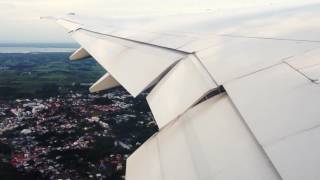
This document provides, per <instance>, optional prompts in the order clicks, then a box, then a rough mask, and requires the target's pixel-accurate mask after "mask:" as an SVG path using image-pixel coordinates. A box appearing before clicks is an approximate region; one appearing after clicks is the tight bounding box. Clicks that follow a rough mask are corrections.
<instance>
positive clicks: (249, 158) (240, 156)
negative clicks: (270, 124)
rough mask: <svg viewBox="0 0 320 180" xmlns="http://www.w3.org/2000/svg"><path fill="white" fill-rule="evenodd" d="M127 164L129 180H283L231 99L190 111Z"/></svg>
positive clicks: (214, 100)
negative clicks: (151, 175) (150, 173)
mask: <svg viewBox="0 0 320 180" xmlns="http://www.w3.org/2000/svg"><path fill="white" fill-rule="evenodd" d="M156 161H157V163H158V165H155V164H154V163H155V162H156ZM127 162H128V167H127V175H126V179H128V180H150V179H157V180H158V179H162V180H164V179H165V180H177V179H183V180H203V179H222V180H224V179H259V180H280V179H281V178H280V177H279V176H278V174H277V171H276V170H275V169H274V167H273V165H272V164H271V163H270V161H269V160H268V158H267V157H266V155H265V154H264V152H263V150H262V149H261V148H260V146H259V144H258V143H257V142H256V141H255V138H254V137H253V136H252V134H251V133H250V130H249V129H248V128H247V127H246V124H245V123H244V121H243V119H242V118H241V116H240V115H239V113H238V112H237V110H236V109H235V108H234V106H233V104H232V102H231V101H230V99H229V97H228V96H227V95H226V94H222V95H218V96H216V97H213V98H211V99H209V100H207V101H205V102H203V103H200V104H199V105H197V106H195V107H194V108H192V109H190V110H189V111H188V112H186V114H184V115H182V116H181V117H180V118H179V119H177V121H174V122H172V123H171V124H170V125H169V126H166V127H164V128H163V129H161V130H160V132H159V133H157V134H156V135H154V136H153V137H151V138H150V139H149V140H148V141H147V142H146V143H145V144H143V145H142V146H141V147H140V148H139V149H138V150H137V151H136V152H134V153H133V154H132V155H131V156H130V157H129V158H128V160H127ZM141 163H142V164H141ZM244 164H245V165H244ZM143 165H145V166H143ZM148 165H152V166H150V171H151V172H152V174H153V175H155V177H152V178H150V176H149V166H148ZM143 167H144V170H142V169H140V170H139V171H134V170H136V168H143ZM133 171H134V172H133ZM159 176H160V177H159Z"/></svg>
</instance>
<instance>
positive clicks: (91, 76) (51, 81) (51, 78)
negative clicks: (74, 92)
mask: <svg viewBox="0 0 320 180" xmlns="http://www.w3.org/2000/svg"><path fill="white" fill-rule="evenodd" d="M68 56H69V53H36V54H35V53H29V54H0V99H8V98H19V97H30V96H35V97H38V96H49V95H52V93H57V92H58V90H59V89H60V90H61V89H63V88H64V87H69V86H72V85H74V84H79V83H92V82H95V81H96V80H97V79H99V77H101V76H102V75H103V74H104V73H105V71H104V70H103V69H102V68H101V67H100V66H99V65H98V64H97V63H96V62H95V61H94V60H92V59H88V60H84V61H78V62H71V61H69V60H68Z"/></svg>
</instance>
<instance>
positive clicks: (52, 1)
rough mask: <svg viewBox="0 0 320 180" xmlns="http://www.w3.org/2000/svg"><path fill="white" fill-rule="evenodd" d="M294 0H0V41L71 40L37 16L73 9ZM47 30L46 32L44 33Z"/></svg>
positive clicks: (162, 10)
mask: <svg viewBox="0 0 320 180" xmlns="http://www.w3.org/2000/svg"><path fill="white" fill-rule="evenodd" d="M293 1H294V0H268V1H267V0H201V1H200V0H1V2H0V24H1V28H0V42H4V41H15V42H17V41H24V42H28V41H30V42H35V41H36V42H41V41H42V42H47V41H50V42H59V41H71V39H70V38H67V36H66V35H65V33H63V31H62V30H61V29H59V28H58V27H57V26H56V25H54V24H53V23H49V22H47V21H41V20H40V19H39V17H40V16H47V15H55V16H56V15H62V14H65V13H67V12H76V13H78V14H82V15H90V16H130V17H131V16H137V15H144V16H151V15H157V14H161V15H162V14H170V13H182V12H195V11H200V10H205V9H217V8H235V7H248V6H256V5H260V4H269V3H278V2H290V3H292V2H293ZM48 34H50V35H48Z"/></svg>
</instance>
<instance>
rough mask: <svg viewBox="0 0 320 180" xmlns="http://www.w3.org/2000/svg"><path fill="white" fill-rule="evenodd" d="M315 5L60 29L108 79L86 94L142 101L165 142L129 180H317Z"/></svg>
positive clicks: (319, 120) (131, 162) (151, 143)
mask: <svg viewBox="0 0 320 180" xmlns="http://www.w3.org/2000/svg"><path fill="white" fill-rule="evenodd" d="M319 15H320V4H317V3H314V4H302V5H299V6H292V7H275V8H272V9H268V8H261V9H255V10H250V11H248V12H246V11H241V12H229V13H224V14H219V13H214V12H213V13H199V14H188V15H183V16H170V17H167V18H160V19H158V20H157V21H154V22H149V23H148V24H143V25H141V26H135V27H134V28H133V27H132V28H129V27H117V26H115V25H108V24H107V22H105V21H100V20H97V19H95V18H91V19H90V18H84V17H81V16H78V15H75V14H69V15H66V16H62V17H59V18H56V19H55V20H56V21H57V23H59V24H61V25H62V26H64V27H65V28H66V29H67V30H68V31H69V34H70V35H71V36H72V37H73V38H74V39H75V40H76V41H77V42H78V43H79V44H80V45H81V48H80V49H79V50H77V51H76V52H75V53H74V54H73V55H72V56H71V57H70V59H72V60H79V59H83V58H86V57H90V56H92V57H93V58H95V59H96V60H97V62H98V63H99V64H100V65H101V66H103V67H104V68H105V69H106V70H107V72H108V73H107V74H106V75H105V76H103V77H102V78H101V79H100V80H98V81H97V82H96V83H95V84H94V85H93V86H92V87H91V88H90V90H91V91H92V92H95V91H100V90H104V89H108V88H112V87H115V86H119V85H121V86H123V87H124V88H125V89H126V90H127V91H128V92H129V93H130V94H132V95H133V96H137V95H138V94H139V93H141V92H142V91H144V90H146V89H147V88H151V87H152V90H151V92H150V94H149V95H148V96H147V101H148V103H149V105H150V108H151V110H152V113H153V115H154V118H155V120H156V122H157V125H158V126H159V129H160V131H159V132H158V133H156V134H155V135H153V136H152V137H151V138H150V139H149V140H148V141H147V142H145V143H144V144H143V145H142V146H141V147H140V148H139V149H138V150H137V151H136V152H134V153H133V154H132V155H131V156H130V157H129V158H128V160H127V170H126V179H127V180H213V179H218V180H230V179H245V180H257V179H259V180H280V179H284V180H301V179H304V180H315V179H319V178H320V171H319V170H318V167H319V166H320V155H319V151H320V142H319V139H320V129H319V125H320V111H319V107H320V87H319V82H320V81H319V77H320V66H319V64H320V58H319V56H320V20H319V18H318V17H319Z"/></svg>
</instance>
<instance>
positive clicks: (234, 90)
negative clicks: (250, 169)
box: [225, 63, 320, 180]
mask: <svg viewBox="0 0 320 180" xmlns="http://www.w3.org/2000/svg"><path fill="white" fill-rule="evenodd" d="M225 89H226V91H227V93H228V94H229V96H230V97H231V99H232V101H233V103H234V104H235V106H236V107H237V109H238V110H239V112H240V114H241V115H242V116H243V118H244V121H245V122H246V123H247V125H248V127H249V128H250V130H251V131H252V133H253V134H254V136H255V137H256V138H257V140H258V142H259V143H260V144H261V145H262V147H263V148H264V150H265V151H266V153H267V155H268V156H269V157H270V160H271V161H272V162H273V164H274V165H275V166H276V167H277V169H278V171H279V173H280V174H281V176H282V177H283V178H284V179H293V180H298V179H301V177H303V178H306V179H314V178H315V177H319V171H318V170H317V169H316V168H314V167H317V166H318V165H320V160H319V159H318V158H316V159H314V160H310V159H311V156H312V155H314V156H313V157H315V156H316V154H317V152H318V150H319V147H320V143H319V142H316V141H315V138H316V137H318V136H319V132H320V131H319V125H320V119H319V117H320V111H319V108H318V107H319V106H320V94H319V90H320V86H319V85H317V84H315V83H313V82H311V81H310V80H309V79H308V78H306V77H305V76H304V75H302V74H301V73H299V72H298V71H296V70H295V69H293V68H292V67H291V66H289V65H287V64H285V63H281V64H279V65H277V66H273V67H270V68H268V69H265V70H263V71H259V72H257V73H254V74H251V75H249V76H246V77H243V78H240V79H238V80H236V81H232V82H229V83H227V84H225ZM307 134H309V135H307ZM308 136H309V137H310V139H307V137H308ZM303 140H305V141H306V142H303ZM301 145H306V147H301ZM289 148H290V149H291V150H290V149H289ZM306 149H308V150H307V151H303V150H306ZM300 157H301V158H300ZM289 164H290V165H289Z"/></svg>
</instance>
